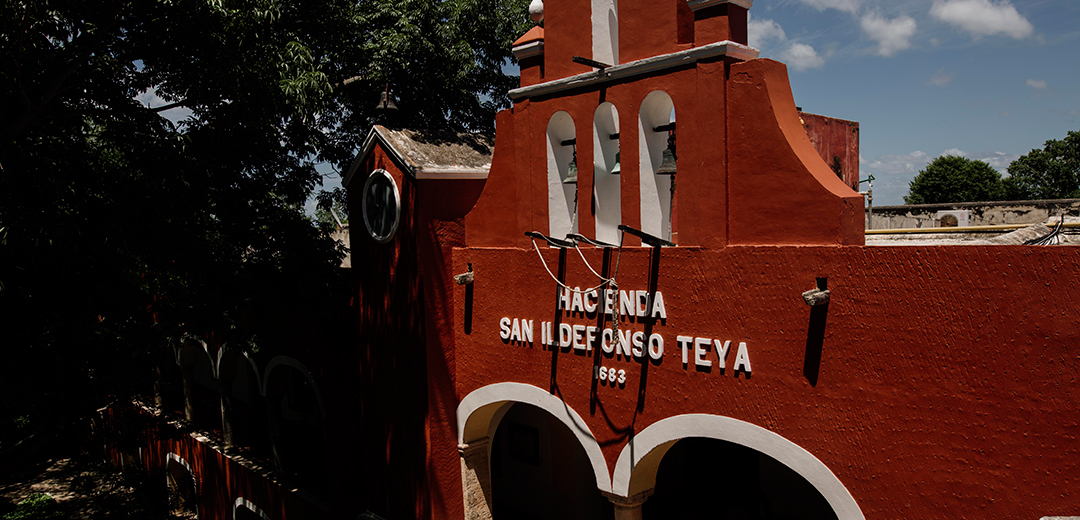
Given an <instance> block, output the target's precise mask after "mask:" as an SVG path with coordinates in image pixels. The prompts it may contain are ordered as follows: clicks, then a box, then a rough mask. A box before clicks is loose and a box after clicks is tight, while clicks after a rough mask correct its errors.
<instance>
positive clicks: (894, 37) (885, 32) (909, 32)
mask: <svg viewBox="0 0 1080 520" xmlns="http://www.w3.org/2000/svg"><path fill="white" fill-rule="evenodd" d="M860 25H861V26H862V30H863V32H864V33H866V35H867V36H868V37H869V38H870V39H871V40H874V41H876V42H878V49H877V53H878V54H879V55H881V56H892V55H893V54H896V53H897V52H900V51H902V50H904V49H908V48H910V47H911V41H910V40H911V37H912V36H914V35H915V20H913V19H912V18H911V17H909V16H898V17H896V18H893V19H892V20H889V19H886V18H882V17H881V16H878V15H877V14H876V13H869V14H867V15H865V16H863V17H862V20H861V21H860Z"/></svg>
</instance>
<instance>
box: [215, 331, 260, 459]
mask: <svg viewBox="0 0 1080 520" xmlns="http://www.w3.org/2000/svg"><path fill="white" fill-rule="evenodd" d="M217 370H218V381H219V382H220V385H221V404H222V422H223V425H222V426H223V432H224V436H225V443H226V444H227V445H229V446H243V447H248V448H251V449H253V450H255V451H256V452H258V453H261V454H264V455H267V456H268V455H269V453H268V452H269V444H270V443H269V432H268V431H267V419H266V405H265V403H264V401H263V396H262V393H263V384H262V377H261V375H260V373H259V368H258V366H257V365H256V363H255V360H254V359H252V358H251V355H250V354H248V353H247V352H244V351H242V350H240V349H238V348H231V347H229V346H225V347H223V348H222V349H221V350H220V351H219V354H218V368H217Z"/></svg>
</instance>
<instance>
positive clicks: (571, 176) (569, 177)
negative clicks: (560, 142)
mask: <svg viewBox="0 0 1080 520" xmlns="http://www.w3.org/2000/svg"><path fill="white" fill-rule="evenodd" d="M562 182H563V184H577V151H576V150H575V151H574V157H573V158H572V159H570V164H568V165H567V166H566V178H565V179H563V181H562Z"/></svg>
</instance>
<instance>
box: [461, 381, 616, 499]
mask: <svg viewBox="0 0 1080 520" xmlns="http://www.w3.org/2000/svg"><path fill="white" fill-rule="evenodd" d="M501 402H515V403H527V404H531V405H533V406H535V407H537V408H540V409H542V410H544V411H546V412H547V413H549V414H551V415H552V416H553V417H555V418H556V419H558V420H559V421H561V422H562V423H563V424H565V425H566V427H567V428H569V429H570V431H571V432H572V433H573V434H574V437H576V438H577V440H578V443H580V444H581V446H582V447H583V448H585V454H586V455H588V457H589V463H590V464H591V465H592V468H593V474H594V475H595V476H596V487H597V488H599V489H600V491H605V492H607V491H611V473H610V472H608V468H607V461H606V460H604V454H603V452H601V451H600V443H598V442H596V437H595V436H593V433H592V430H590V429H589V426H588V425H587V424H585V421H584V420H583V419H582V418H581V416H580V415H578V413H577V412H575V411H574V409H573V408H571V407H570V405H568V404H566V403H565V402H563V400H562V399H559V398H558V397H555V396H553V395H551V394H550V393H548V392H547V391H546V390H542V389H540V388H538V387H535V386H533V385H527V384H524V383H495V384H492V385H488V386H485V387H482V388H477V389H476V390H473V391H472V392H470V393H469V395H467V396H465V398H464V399H462V400H461V404H459V405H458V408H457V426H458V443H459V444H464V443H465V423H466V422H468V420H469V417H470V416H471V415H472V414H473V412H475V411H476V410H478V409H479V408H481V407H483V406H487V405H490V404H495V403H501ZM494 420H501V414H500V415H499V416H497V417H495V419H494ZM493 422H494V421H493ZM492 426H494V424H493V425H492Z"/></svg>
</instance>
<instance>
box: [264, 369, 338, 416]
mask: <svg viewBox="0 0 1080 520" xmlns="http://www.w3.org/2000/svg"><path fill="white" fill-rule="evenodd" d="M279 365H284V366H290V367H293V368H295V369H296V370H298V371H299V372H300V374H301V375H303V376H304V378H305V379H307V381H308V383H310V384H311V390H312V392H314V393H315V402H316V403H318V405H319V420H320V421H321V420H323V419H325V418H326V408H325V407H323V400H322V394H321V393H320V392H319V385H317V384H315V378H314V377H311V372H310V371H308V369H307V367H305V366H304V364H303V363H301V362H299V361H297V360H295V359H293V358H291V357H289V356H275V357H274V358H273V359H271V360H270V363H268V364H267V365H266V371H265V372H264V373H263V376H262V389H261V390H262V395H263V397H269V394H268V393H267V392H269V388H270V376H271V375H272V374H273V372H274V369H275V368H277V367H278V366H279Z"/></svg>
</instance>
